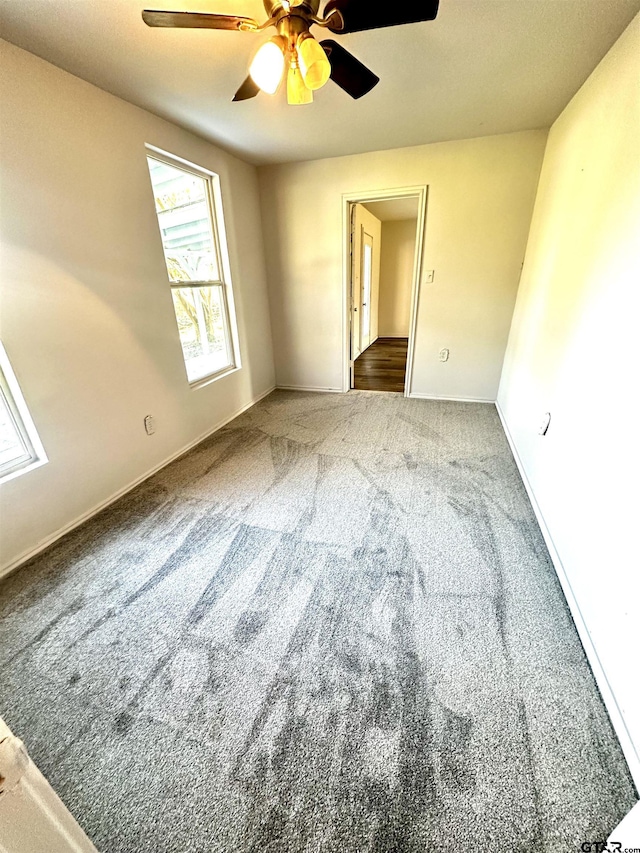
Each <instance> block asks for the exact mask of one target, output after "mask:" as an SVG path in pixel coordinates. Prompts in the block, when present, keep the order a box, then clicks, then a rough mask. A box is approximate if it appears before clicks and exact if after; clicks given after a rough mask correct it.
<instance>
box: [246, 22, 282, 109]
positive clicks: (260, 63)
mask: <svg viewBox="0 0 640 853" xmlns="http://www.w3.org/2000/svg"><path fill="white" fill-rule="evenodd" d="M284 45H285V39H283V38H282V36H273V38H271V39H269V41H267V42H265V43H264V44H263V45H261V47H260V48H258V52H257V53H256V55H255V56H254V57H253V61H252V63H251V66H250V68H249V75H250V77H251V79H252V80H253V82H254V83H255V84H256V86H259V87H260V88H261V89H262V91H263V92H266V93H267V94H269V95H274V94H275V92H276V90H277V88H278V86H279V85H280V81H281V80H282V74H283V72H284V65H285V61H284Z"/></svg>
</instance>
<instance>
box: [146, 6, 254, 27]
mask: <svg viewBox="0 0 640 853" xmlns="http://www.w3.org/2000/svg"><path fill="white" fill-rule="evenodd" d="M142 20H143V21H144V22H145V24H146V25H147V26H148V27H190V28H193V27H196V28H198V29H207V30H257V29H258V22H257V21H254V20H253V18H240V17H238V16H237V15H210V14H208V13H207V12H161V11H159V10H156V9H145V10H144V12H143V13H142Z"/></svg>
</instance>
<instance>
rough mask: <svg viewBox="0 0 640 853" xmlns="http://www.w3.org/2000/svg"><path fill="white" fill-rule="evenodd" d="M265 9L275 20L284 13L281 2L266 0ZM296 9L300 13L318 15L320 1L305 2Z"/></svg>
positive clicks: (307, 0)
mask: <svg viewBox="0 0 640 853" xmlns="http://www.w3.org/2000/svg"><path fill="white" fill-rule="evenodd" d="M264 8H265V10H266V13H267V15H269V17H270V18H275V17H277V16H278V15H279V14H280V13H281V12H284V9H283V8H282V3H281V2H280V0H264ZM294 8H295V10H296V12H298V13H301V12H302V13H304V12H308V13H309V14H311V15H317V14H318V10H319V9H320V0H304V3H300V4H299V5H298V6H295V7H294Z"/></svg>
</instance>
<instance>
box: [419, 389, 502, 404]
mask: <svg viewBox="0 0 640 853" xmlns="http://www.w3.org/2000/svg"><path fill="white" fill-rule="evenodd" d="M409 399H410V400H442V401H447V402H450V403H495V402H496V401H495V400H490V399H489V398H487V397H447V396H446V395H444V394H443V395H440V394H419V393H418V392H416V391H412V392H411V394H409Z"/></svg>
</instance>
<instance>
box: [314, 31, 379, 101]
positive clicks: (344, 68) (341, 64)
mask: <svg viewBox="0 0 640 853" xmlns="http://www.w3.org/2000/svg"><path fill="white" fill-rule="evenodd" d="M320 44H321V45H322V47H323V49H324V52H325V53H326V54H327V57H328V59H329V64H330V65H331V79H332V80H333V82H334V83H337V84H338V86H340V88H341V89H344V91H345V92H346V93H347V95H351V97H352V98H354V99H357V98H361V97H362V96H363V95H366V94H367V92H370V91H371V90H372V89H373V87H374V86H375V85H376V83H379V82H380V78H379V77H376V75H375V74H374V73H373V71H369V69H368V68H367V66H366V65H363V64H362V63H361V62H360V60H359V59H356V58H355V56H354V55H353V54H352V53H349V51H348V50H345V49H344V48H343V47H342V46H341V45H339V44H338V42H337V41H333V39H325V40H324V41H321V42H320Z"/></svg>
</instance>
